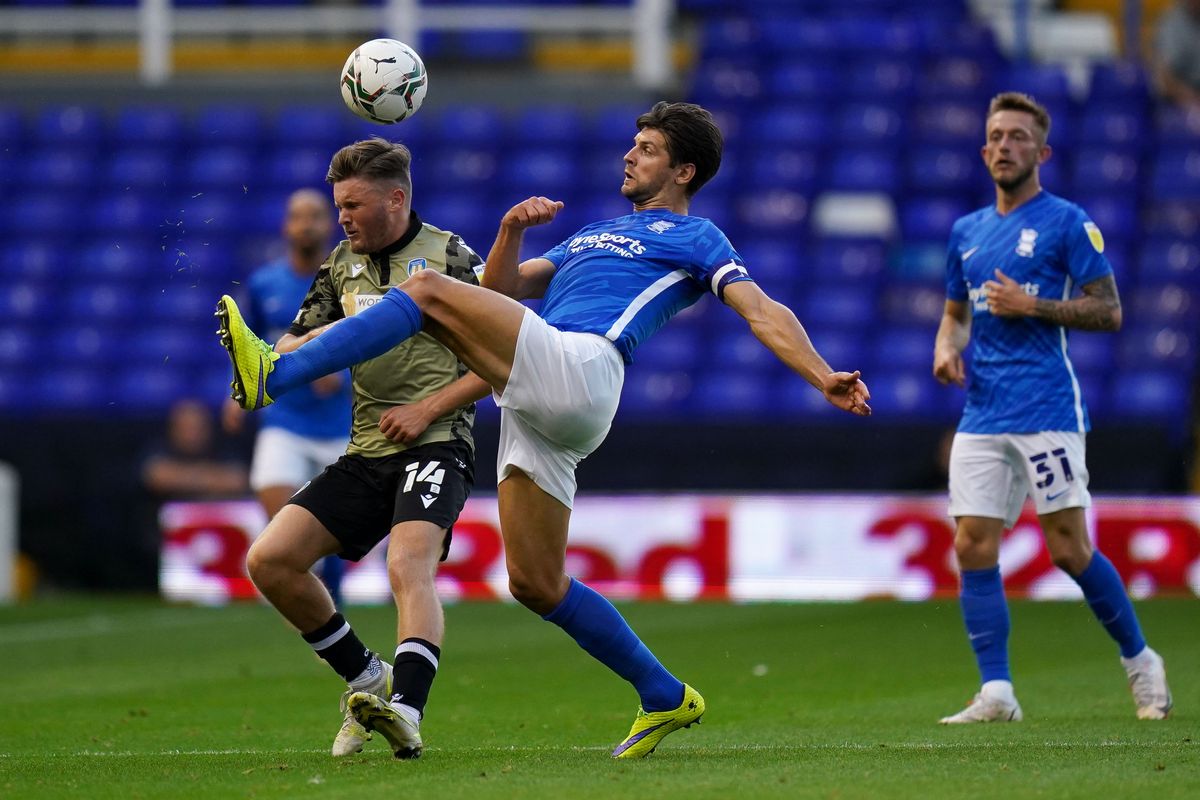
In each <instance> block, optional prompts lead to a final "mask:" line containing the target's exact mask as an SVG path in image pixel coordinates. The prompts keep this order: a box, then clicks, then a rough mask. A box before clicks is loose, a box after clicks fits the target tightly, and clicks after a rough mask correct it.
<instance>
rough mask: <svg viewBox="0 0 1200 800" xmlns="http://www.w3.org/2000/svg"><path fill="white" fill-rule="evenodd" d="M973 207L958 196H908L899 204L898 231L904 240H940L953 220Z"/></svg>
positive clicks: (944, 236)
mask: <svg viewBox="0 0 1200 800" xmlns="http://www.w3.org/2000/svg"><path fill="white" fill-rule="evenodd" d="M972 210H973V209H972V208H971V207H970V205H968V204H967V203H966V202H964V201H962V200H960V199H959V198H958V197H955V196H953V195H951V196H938V197H910V198H908V199H907V200H906V201H905V202H904V203H903V204H902V205H901V206H900V232H901V234H902V235H903V236H904V238H905V239H906V240H920V239H928V240H935V241H937V240H941V241H945V240H947V239H948V238H949V236H950V228H951V226H953V225H954V222H955V220H957V219H958V218H959V217H961V216H963V215H964V214H967V213H969V212H970V211H972Z"/></svg>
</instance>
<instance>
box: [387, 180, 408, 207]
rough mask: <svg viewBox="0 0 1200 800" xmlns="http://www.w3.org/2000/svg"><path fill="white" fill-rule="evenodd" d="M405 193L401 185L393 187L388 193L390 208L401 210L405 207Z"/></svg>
mask: <svg viewBox="0 0 1200 800" xmlns="http://www.w3.org/2000/svg"><path fill="white" fill-rule="evenodd" d="M404 200H405V193H404V190H403V189H401V188H400V187H399V186H395V187H393V188H392V191H391V193H390V194H389V195H388V209H389V210H391V211H399V210H400V209H402V208H404Z"/></svg>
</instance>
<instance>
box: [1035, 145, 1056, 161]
mask: <svg viewBox="0 0 1200 800" xmlns="http://www.w3.org/2000/svg"><path fill="white" fill-rule="evenodd" d="M1053 154H1054V151H1053V150H1052V149H1051V148H1050V145H1048V144H1044V145H1042V149H1041V150H1040V151H1038V163H1039V164H1045V163H1046V162H1047V161H1049V160H1050V156H1051V155H1053Z"/></svg>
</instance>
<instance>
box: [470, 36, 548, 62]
mask: <svg viewBox="0 0 1200 800" xmlns="http://www.w3.org/2000/svg"><path fill="white" fill-rule="evenodd" d="M455 45H457V46H456V47H455V48H454V57H455V58H456V59H457V60H460V61H464V62H471V61H477V62H483V61H488V62H496V61H515V60H517V59H520V58H522V57H524V56H525V53H526V51H527V50H528V49H529V34H528V33H526V32H525V31H523V30H471V29H467V30H462V31H458V32H457V36H456V37H455Z"/></svg>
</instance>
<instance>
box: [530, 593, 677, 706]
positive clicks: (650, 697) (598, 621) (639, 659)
mask: <svg viewBox="0 0 1200 800" xmlns="http://www.w3.org/2000/svg"><path fill="white" fill-rule="evenodd" d="M542 619H544V620H546V621H547V622H553V623H554V624H555V625H557V626H558V627H560V628H562V629H563V630H564V631H566V632H567V635H569V636H570V637H571V638H572V639H574V640H575V642H576V643H577V644H578V645H579V646H580V647H582V648H583V649H584V650H586V651H587V652H588V654H589V655H591V656H592V658H595V659H596V660H597V661H599V662H600V663H601V664H603V665H604V666H606V667H608V668H609V669H611V670H612V671H613V672H615V673H617V674H618V675H620V676H621V677H622V678H624V679H625V680H627V681H629V682H630V683H632V684H633V687H634V688H635V689H636V690H637V693H638V697H639V698H641V701H642V708H643V709H644V710H646V711H669V710H671V709H673V708H676V707H678V706H679V704H680V703H682V702H683V684H682V683H681V682H680V681H679V679H678V678H676V677H675V676H674V675H672V674H671V673H669V672H667V669H666V667H664V666H663V665H662V664H660V663H659V661H658V659H657V658H655V657H654V654H653V653H651V652H650V649H649V648H648V647H646V645H644V644H642V641H641V639H639V638H638V637H637V634H636V633H634V632H633V629H632V628H630V627H629V623H628V622H626V621H625V618H624V617H622V616H621V612H619V611H617V609H616V608H614V607H613V604H612V603H610V602H608V601H607V600H605V599H604V597H603V596H601V595H600V594H599V593H598V592H595V591H593V590H592V589H589V588H588V587H587V586H585V585H584V584H583V583H582V582H580V581H577V580H575V579H574V578H572V579H571V586H570V588H569V589H567V594H566V596H565V597H563V599H562V602H561V603H559V604H558V607H557V608H555V609H554V610H553V611H551V612H550V613H549V614H547V615H546V616H544V617H542Z"/></svg>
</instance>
